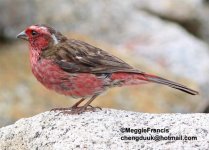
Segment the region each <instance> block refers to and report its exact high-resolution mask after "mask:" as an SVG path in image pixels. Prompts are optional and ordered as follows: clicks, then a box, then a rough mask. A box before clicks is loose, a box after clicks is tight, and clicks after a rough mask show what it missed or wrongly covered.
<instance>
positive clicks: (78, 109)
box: [51, 105, 102, 115]
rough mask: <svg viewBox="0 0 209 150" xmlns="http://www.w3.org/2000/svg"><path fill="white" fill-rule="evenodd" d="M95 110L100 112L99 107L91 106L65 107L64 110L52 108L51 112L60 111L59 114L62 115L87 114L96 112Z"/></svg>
mask: <svg viewBox="0 0 209 150" xmlns="http://www.w3.org/2000/svg"><path fill="white" fill-rule="evenodd" d="M97 109H99V110H102V108H101V107H93V106H91V105H88V106H87V107H83V106H81V107H66V108H54V109H51V111H55V112H56V111H60V113H62V114H71V115H72V114H81V113H83V112H85V111H86V112H87V111H89V112H90V111H93V112H94V111H96V110H97ZM60 113H59V114H60Z"/></svg>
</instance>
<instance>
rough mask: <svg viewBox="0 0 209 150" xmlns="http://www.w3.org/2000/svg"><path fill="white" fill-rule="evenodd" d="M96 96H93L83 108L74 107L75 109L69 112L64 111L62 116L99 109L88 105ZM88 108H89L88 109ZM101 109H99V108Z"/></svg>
mask: <svg viewBox="0 0 209 150" xmlns="http://www.w3.org/2000/svg"><path fill="white" fill-rule="evenodd" d="M97 96H98V95H94V96H93V97H92V98H91V99H90V100H89V101H88V102H87V103H86V104H85V105H84V106H81V107H76V108H75V109H71V111H65V112H63V113H64V114H81V113H83V112H84V111H95V110H96V109H97V108H99V107H93V106H91V105H90V103H91V102H92V101H93V100H94V99H95V98H96V97H97ZM89 106H90V108H88V107H89ZM99 109H101V108H99Z"/></svg>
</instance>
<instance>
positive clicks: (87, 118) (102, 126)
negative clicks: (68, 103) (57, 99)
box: [0, 109, 209, 150]
mask: <svg viewBox="0 0 209 150" xmlns="http://www.w3.org/2000/svg"><path fill="white" fill-rule="evenodd" d="M208 124H209V115H208V114H147V113H136V112H128V111H121V110H111V109H103V110H102V111H98V112H86V113H84V114H81V115H63V114H58V113H55V112H44V113H41V114H38V115H36V116H34V117H31V118H24V119H21V120H19V121H17V122H16V123H15V124H13V125H10V126H7V127H3V128H1V129H0V149H9V150H23V149H32V150H33V149H34V150H35V149H36V150H37V149H59V150H62V149H63V150H64V149H101V150H102V149H153V148H154V149H170V148H171V147H172V148H173V149H184V148H186V149H207V148H208V142H207V141H208V140H209V135H208V132H209V128H208ZM126 128H127V129H126ZM128 128H130V132H129V133H128V132H126V131H129V129H128ZM131 129H132V130H131ZM147 129H148V131H147V132H146V131H145V130H147ZM142 130H143V131H142ZM159 130H161V131H159ZM150 136H152V137H153V139H154V140H140V139H142V138H143V137H150ZM168 136H170V137H176V136H177V137H179V138H180V137H181V136H182V139H183V140H163V138H167V137H168ZM186 136H187V139H190V140H186V139H184V138H186ZM127 138H132V139H133V140H127ZM124 139H125V140H124Z"/></svg>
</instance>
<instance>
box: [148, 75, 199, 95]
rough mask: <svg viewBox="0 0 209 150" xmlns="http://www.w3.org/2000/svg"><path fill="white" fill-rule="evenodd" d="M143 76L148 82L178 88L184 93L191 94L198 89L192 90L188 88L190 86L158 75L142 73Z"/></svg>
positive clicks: (195, 92)
mask: <svg viewBox="0 0 209 150" xmlns="http://www.w3.org/2000/svg"><path fill="white" fill-rule="evenodd" d="M144 77H145V78H146V79H147V80H148V81H150V82H154V83H158V84H163V85H167V86H169V87H171V88H174V89H178V90H180V91H183V92H186V93H188V94H191V95H197V94H199V92H198V91H195V90H192V89H190V88H188V87H186V86H184V85H182V84H179V83H176V82H173V81H170V80H167V79H164V78H161V77H158V76H154V75H148V74H144Z"/></svg>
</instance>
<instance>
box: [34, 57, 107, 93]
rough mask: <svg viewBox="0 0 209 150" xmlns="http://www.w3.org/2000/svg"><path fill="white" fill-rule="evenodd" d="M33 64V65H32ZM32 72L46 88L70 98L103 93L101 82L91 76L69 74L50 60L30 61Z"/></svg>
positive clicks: (99, 79) (86, 74)
mask: <svg viewBox="0 0 209 150" xmlns="http://www.w3.org/2000/svg"><path fill="white" fill-rule="evenodd" d="M34 62H35V63H34ZM31 67H32V72H33V74H34V75H35V77H36V78H37V80H38V81H40V82H41V83H42V84H43V85H44V86H45V87H46V88H48V89H51V90H55V91H56V92H58V93H60V94H64V95H68V96H72V97H90V96H93V95H95V94H99V93H101V92H103V91H104V90H105V89H104V86H103V84H104V83H103V80H102V79H101V78H98V77H97V76H95V75H93V74H88V73H79V74H74V73H73V74H71V73H68V72H65V71H63V70H62V69H60V68H59V66H58V65H57V64H55V63H53V62H52V61H51V60H46V59H45V60H44V59H43V60H37V61H34V60H32V62H31Z"/></svg>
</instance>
